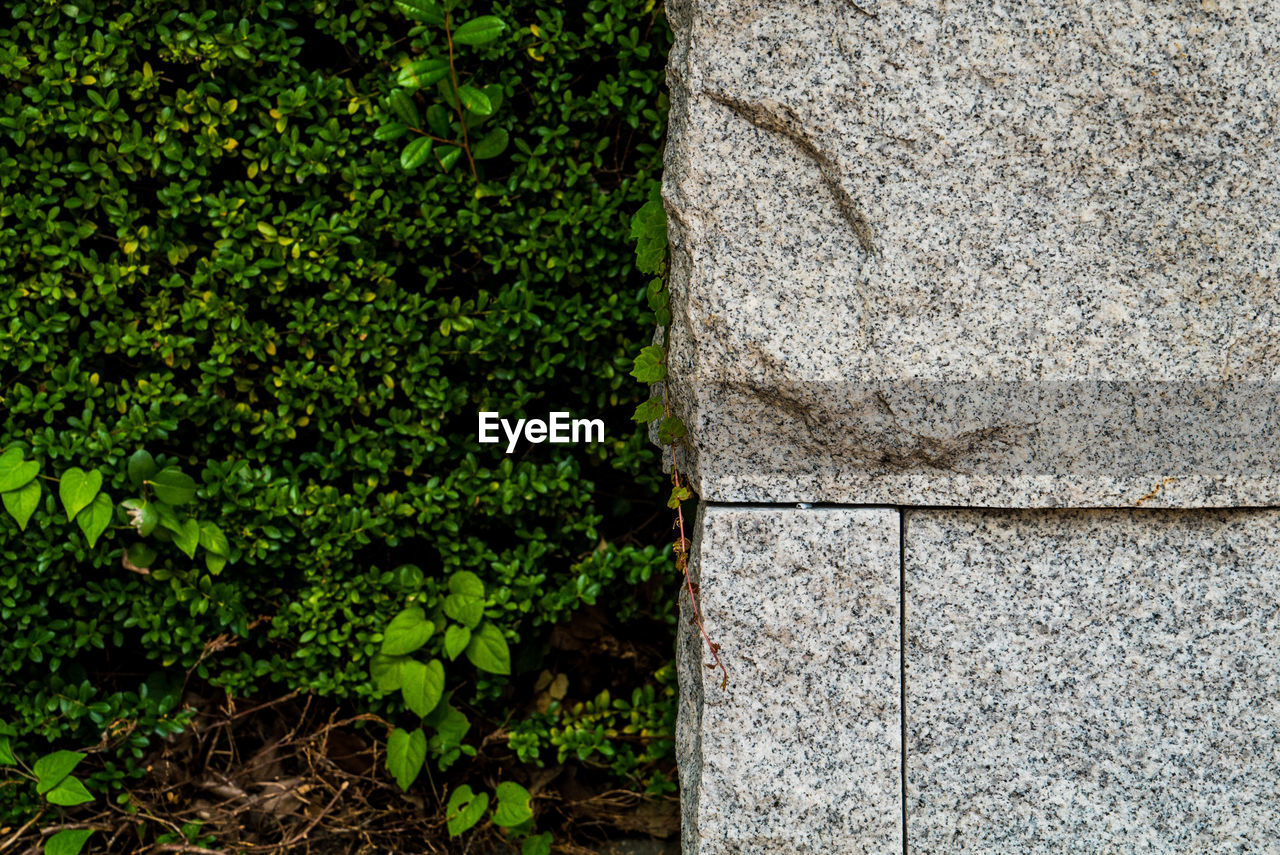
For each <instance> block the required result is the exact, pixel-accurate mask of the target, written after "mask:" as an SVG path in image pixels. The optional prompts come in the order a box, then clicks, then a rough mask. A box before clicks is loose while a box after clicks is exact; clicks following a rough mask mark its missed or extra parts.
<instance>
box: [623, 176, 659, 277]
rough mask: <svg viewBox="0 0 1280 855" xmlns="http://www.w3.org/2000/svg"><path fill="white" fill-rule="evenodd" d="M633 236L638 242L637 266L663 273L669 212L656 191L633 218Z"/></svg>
mask: <svg viewBox="0 0 1280 855" xmlns="http://www.w3.org/2000/svg"><path fill="white" fill-rule="evenodd" d="M631 237H632V238H633V239H634V240H635V242H636V268H637V269H639V270H640V272H641V273H661V272H662V264H663V260H664V259H665V258H666V255H667V212H666V209H665V208H663V206H662V198H661V197H660V196H658V195H657V193H656V192H655V193H653V194H651V196H650V199H649V201H648V202H645V203H644V205H643V206H641V208H640V210H639V211H636V215H635V216H634V217H632V218H631Z"/></svg>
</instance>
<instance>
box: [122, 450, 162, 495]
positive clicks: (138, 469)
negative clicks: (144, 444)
mask: <svg viewBox="0 0 1280 855" xmlns="http://www.w3.org/2000/svg"><path fill="white" fill-rule="evenodd" d="M156 468H157V467H156V461H155V458H154V457H152V456H151V452H149V451H147V450H146V449H145V448H139V449H138V450H137V451H135V452H134V453H133V454H131V455H130V456H129V466H128V469H129V483H130V484H132V485H133V489H135V490H141V489H142V482H143V481H146V480H147V479H148V478H150V477H151V476H152V475H154V474H156Z"/></svg>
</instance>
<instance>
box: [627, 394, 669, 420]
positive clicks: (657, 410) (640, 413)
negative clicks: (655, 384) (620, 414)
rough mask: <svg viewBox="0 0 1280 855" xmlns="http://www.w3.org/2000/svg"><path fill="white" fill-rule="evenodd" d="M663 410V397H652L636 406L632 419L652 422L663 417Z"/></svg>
mask: <svg viewBox="0 0 1280 855" xmlns="http://www.w3.org/2000/svg"><path fill="white" fill-rule="evenodd" d="M663 412H664V409H663V406H662V399H661V398H650V399H649V400H647V401H645V402H644V403H643V404H641V405H640V406H638V407H636V411H635V414H634V415H633V416H632V417H631V420H632V421H633V422H651V421H653V420H655V419H660V418H662V414H663Z"/></svg>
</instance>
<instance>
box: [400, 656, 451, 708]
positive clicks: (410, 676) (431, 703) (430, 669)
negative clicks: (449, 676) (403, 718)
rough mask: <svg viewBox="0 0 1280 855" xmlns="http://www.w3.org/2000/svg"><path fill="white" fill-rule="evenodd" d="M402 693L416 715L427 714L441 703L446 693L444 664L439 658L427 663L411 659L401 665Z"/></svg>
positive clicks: (405, 701) (407, 704)
mask: <svg viewBox="0 0 1280 855" xmlns="http://www.w3.org/2000/svg"><path fill="white" fill-rule="evenodd" d="M400 693H401V694H402V695H403V696H404V703H405V706H407V707H408V708H409V709H410V710H412V711H413V712H414V713H415V714H416V715H419V716H425V715H427V714H428V713H429V712H431V711H432V710H433V709H435V707H436V704H438V703H440V697H441V695H443V694H444V666H443V665H441V664H440V660H439V659H432V660H431V661H430V662H428V663H427V664H426V665H423V664H422V663H421V662H418V661H416V660H413V659H410V660H408V661H406V662H405V663H404V664H402V665H401V666H400Z"/></svg>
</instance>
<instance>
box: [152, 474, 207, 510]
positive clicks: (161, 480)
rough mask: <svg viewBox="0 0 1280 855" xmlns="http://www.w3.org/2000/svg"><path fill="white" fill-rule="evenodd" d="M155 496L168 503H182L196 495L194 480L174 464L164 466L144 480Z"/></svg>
mask: <svg viewBox="0 0 1280 855" xmlns="http://www.w3.org/2000/svg"><path fill="white" fill-rule="evenodd" d="M146 483H147V484H150V485H151V488H152V489H153V490H155V493H156V497H157V498H158V499H160V501H162V502H168V503H169V504H170V505H183V504H186V503H187V502H189V501H191V500H192V499H194V498H195V496H196V482H195V480H194V479H193V478H192V477H191V476H190V475H187V474H185V473H184V472H183V471H182V470H181V469H179V468H178V467H176V466H166V467H165V468H163V469H161V470H160V471H159V472H156V473H155V474H154V475H152V476H151V477H150V478H148V479H147V480H146Z"/></svg>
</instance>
